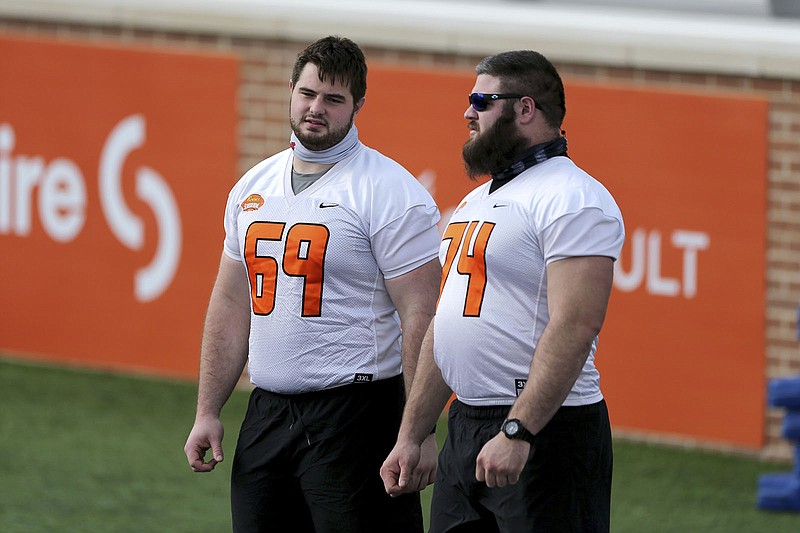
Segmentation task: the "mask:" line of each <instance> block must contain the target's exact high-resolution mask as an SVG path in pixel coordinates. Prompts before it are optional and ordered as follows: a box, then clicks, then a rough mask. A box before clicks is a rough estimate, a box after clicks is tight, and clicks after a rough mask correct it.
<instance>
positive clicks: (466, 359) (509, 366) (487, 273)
mask: <svg viewBox="0 0 800 533" xmlns="http://www.w3.org/2000/svg"><path fill="white" fill-rule="evenodd" d="M489 187H490V183H486V184H484V185H481V186H479V187H478V188H476V189H475V190H473V191H472V192H471V193H469V194H468V195H467V196H466V198H465V199H464V200H463V201H462V202H461V204H460V205H459V207H458V208H457V209H456V211H455V212H454V213H453V216H452V218H451V219H450V222H449V224H448V225H447V228H446V230H445V232H444V235H443V236H442V242H441V247H440V252H439V258H440V260H441V262H442V265H443V271H442V291H441V295H440V297H439V303H438V306H437V309H436V319H435V323H434V354H435V358H436V362H437V364H438V366H439V368H440V369H441V370H442V376H443V378H444V380H445V382H446V383H447V384H448V385H449V386H450V388H451V389H452V390H453V391H454V392H455V393H456V395H457V397H458V398H459V400H460V401H462V402H464V403H467V404H470V405H510V404H512V403H513V402H514V400H515V399H516V397H517V396H518V395H519V393H520V392H521V390H522V388H523V387H524V386H525V383H526V382H527V379H528V373H529V371H530V366H531V362H532V358H533V356H534V355H533V354H534V350H535V349H536V344H537V342H538V340H539V337H540V336H541V334H542V331H543V330H544V328H545V326H547V323H548V320H549V314H548V308H547V270H546V269H547V265H548V264H549V263H551V262H553V261H558V260H560V259H565V258H568V257H576V256H608V257H611V258H613V259H617V257H618V256H619V253H620V250H621V248H622V243H623V241H624V238H625V233H624V227H623V222H622V215H621V214H620V211H619V208H618V207H617V205H616V203H615V201H614V199H613V198H612V197H611V195H610V194H609V192H608V191H607V190H606V189H605V188H604V187H603V185H601V184H600V183H599V182H598V181H596V180H595V179H594V178H592V177H591V176H589V175H588V174H586V173H585V172H584V171H582V170H581V169H580V168H578V167H577V166H575V164H574V163H573V162H572V161H571V160H570V159H569V158H566V157H554V158H551V159H548V160H546V161H544V162H542V163H539V164H537V165H535V166H533V167H531V168H529V169H527V170H525V171H524V172H523V173H522V174H520V175H518V176H516V177H515V178H514V179H512V180H511V181H510V182H508V183H506V184H505V185H503V186H502V187H500V188H498V189H497V190H495V191H494V192H492V193H491V194H490V193H489ZM596 343H597V339H595V340H594V342H593V343H592V348H591V353H590V354H588V355H589V356H588V360H587V362H586V364H585V366H584V368H583V370H582V372H581V375H580V377H579V378H578V380H577V382H576V383H575V385H574V387H573V389H572V391H571V392H570V394H569V396H568V398H567V400H566V402H565V405H585V404H590V403H595V402H597V401H600V400H601V399H602V394H601V392H600V386H599V374H598V372H597V369H596V368H595V366H594V352H595V349H596Z"/></svg>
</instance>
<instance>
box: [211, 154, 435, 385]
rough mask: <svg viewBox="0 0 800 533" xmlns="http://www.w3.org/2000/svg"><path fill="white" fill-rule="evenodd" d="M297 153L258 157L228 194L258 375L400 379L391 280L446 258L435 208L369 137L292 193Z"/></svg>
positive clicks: (258, 378)
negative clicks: (243, 268) (388, 283)
mask: <svg viewBox="0 0 800 533" xmlns="http://www.w3.org/2000/svg"><path fill="white" fill-rule="evenodd" d="M292 157H293V156H292V151H291V150H285V151H283V152H280V153H278V154H275V155H274V156H272V157H270V158H268V159H266V160H264V161H262V162H261V163H259V164H257V165H256V166H255V167H253V168H252V169H251V170H249V171H248V172H247V173H246V174H245V175H244V176H242V178H241V179H240V180H239V182H238V183H237V184H236V185H235V186H234V187H233V189H232V190H231V192H230V194H229V196H228V203H227V207H226V213H225V235H226V236H225V243H224V250H225V253H226V254H227V255H228V256H229V257H231V258H233V259H235V260H239V261H242V262H243V263H244V264H245V266H246V268H247V272H248V277H249V281H250V288H251V325H250V339H249V360H248V370H249V373H250V378H251V381H252V383H253V384H254V385H256V386H258V387H260V388H263V389H265V390H269V391H272V392H277V393H285V394H295V393H302V392H309V391H314V390H324V389H329V388H332V387H336V386H339V385H344V384H346V383H352V382H353V381H354V379H355V375H356V374H366V375H370V377H371V379H373V380H378V379H385V378H388V377H392V376H395V375H398V374H399V373H400V372H401V359H400V347H401V334H400V322H399V317H398V316H397V312H396V309H395V307H394V305H393V303H392V301H391V299H390V298H389V294H388V292H387V290H386V286H385V283H384V280H385V279H390V278H393V277H396V276H400V275H402V274H405V273H407V272H410V271H411V270H413V269H414V268H416V267H418V266H421V265H422V264H424V263H426V262H428V261H430V260H431V259H433V258H435V257H436V255H437V252H438V241H439V233H438V229H437V222H438V220H439V212H438V209H437V207H436V204H435V203H434V201H433V199H432V198H431V196H430V195H429V194H428V192H427V191H426V190H425V189H424V187H422V185H420V184H419V182H418V181H417V180H416V179H414V177H413V176H412V175H411V174H409V173H408V172H407V171H406V170H405V169H404V168H403V167H401V166H400V165H399V164H397V163H396V162H394V161H392V160H391V159H389V158H387V157H386V156H384V155H382V154H380V153H379V152H377V151H376V150H373V149H371V148H368V147H366V146H364V145H363V144H360V146H359V147H358V149H357V150H356V151H355V152H354V153H353V154H352V155H351V156H349V157H347V158H346V159H344V160H342V161H340V162H339V163H337V164H336V165H335V166H334V167H333V168H331V169H330V170H329V171H328V172H327V173H326V174H325V175H324V176H322V177H321V178H320V179H319V180H317V181H316V182H315V183H314V184H312V185H311V186H310V187H308V188H307V189H305V190H303V191H302V192H300V193H298V194H294V192H293V191H292V187H291V169H292Z"/></svg>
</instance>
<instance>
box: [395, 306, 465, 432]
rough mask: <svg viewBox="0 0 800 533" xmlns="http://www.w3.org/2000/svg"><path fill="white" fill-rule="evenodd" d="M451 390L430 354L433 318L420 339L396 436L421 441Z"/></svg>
mask: <svg viewBox="0 0 800 533" xmlns="http://www.w3.org/2000/svg"><path fill="white" fill-rule="evenodd" d="M451 395H452V391H451V390H450V387H448V386H447V383H445V381H444V379H443V378H442V373H441V370H440V369H439V367H438V366H437V365H436V361H435V360H434V357H433V321H431V322H430V326H429V328H428V331H427V333H426V335H425V338H424V340H423V341H422V346H421V349H420V356H419V364H418V367H417V372H416V375H415V378H414V384H413V386H412V387H411V393H410V394H409V398H408V401H407V402H406V407H405V411H404V412H403V422H402V424H401V426H400V431H399V434H398V441H399V440H409V441H411V442H414V443H416V444H421V443H422V442H423V441H424V440H425V438H426V437H427V436H428V435H429V434H430V432H431V428H433V427H434V426H435V425H436V422H437V421H438V420H439V416H440V415H441V413H442V410H443V409H444V406H445V405H446V404H447V401H448V400H449V399H450V396H451Z"/></svg>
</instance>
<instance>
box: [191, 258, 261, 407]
mask: <svg viewBox="0 0 800 533" xmlns="http://www.w3.org/2000/svg"><path fill="white" fill-rule="evenodd" d="M249 334H250V295H249V286H248V284H247V278H246V272H245V271H244V266H243V265H241V264H240V263H238V262H236V261H233V260H232V259H230V258H227V257H226V256H224V255H223V257H222V260H221V262H220V270H219V274H218V276H217V281H216V283H215V284H214V289H213V291H212V293H211V299H210V301H209V304H208V311H207V312H206V320H205V325H204V328H203V339H202V344H201V348H200V374H199V382H198V393H197V416H198V417H200V416H205V415H210V416H215V417H218V416H219V413H220V411H221V410H222V406H223V405H224V404H225V402H226V401H227V400H228V398H229V397H230V395H231V393H232V392H233V389H234V388H235V387H236V384H237V383H238V381H239V378H240V377H241V375H242V371H243V370H244V365H245V362H246V361H247V354H248V339H249Z"/></svg>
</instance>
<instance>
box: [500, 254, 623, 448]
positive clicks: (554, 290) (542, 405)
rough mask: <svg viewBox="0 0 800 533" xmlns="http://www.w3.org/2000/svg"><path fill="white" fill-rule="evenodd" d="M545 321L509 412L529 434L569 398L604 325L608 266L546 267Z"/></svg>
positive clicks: (585, 262) (597, 262) (600, 260)
mask: <svg viewBox="0 0 800 533" xmlns="http://www.w3.org/2000/svg"><path fill="white" fill-rule="evenodd" d="M547 276H548V281H547V289H548V310H549V313H550V321H549V322H548V324H547V327H545V329H544V332H543V333H542V336H541V337H540V338H539V341H538V343H537V345H536V351H535V353H534V354H533V361H532V363H531V367H530V373H529V375H528V382H527V384H526V385H525V388H524V389H523V391H522V393H521V394H520V396H519V398H517V401H516V402H515V403H514V405H513V407H512V408H511V412H510V415H509V416H510V417H511V418H518V419H520V420H521V421H522V423H523V425H524V426H525V427H526V428H528V430H529V431H532V432H534V433H536V432H538V431H540V430H541V429H542V428H543V427H544V426H545V425H546V424H547V422H549V421H550V419H551V418H552V417H553V415H554V414H555V413H556V411H557V410H558V409H559V407H561V405H562V404H563V403H564V400H566V398H567V396H568V395H569V392H570V390H572V387H573V386H574V385H575V381H576V380H577V379H578V376H580V373H581V370H582V369H583V365H584V364H585V363H586V359H587V358H588V357H589V353H590V351H591V348H592V342H593V341H594V339H595V337H596V336H597V334H598V333H599V332H600V329H601V328H602V326H603V321H604V320H605V313H606V306H607V305H608V298H609V295H610V293H611V282H612V278H613V261H612V260H611V259H610V258H607V257H575V258H570V259H564V260H561V261H556V262H554V263H551V264H550V265H549V266H548V267H547Z"/></svg>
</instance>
